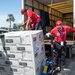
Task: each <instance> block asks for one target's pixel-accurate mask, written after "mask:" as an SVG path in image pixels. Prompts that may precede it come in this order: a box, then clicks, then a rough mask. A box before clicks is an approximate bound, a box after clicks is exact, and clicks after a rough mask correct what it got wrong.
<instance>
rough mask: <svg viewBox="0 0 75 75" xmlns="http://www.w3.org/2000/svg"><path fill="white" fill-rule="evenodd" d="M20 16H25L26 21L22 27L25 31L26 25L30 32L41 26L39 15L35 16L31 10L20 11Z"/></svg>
mask: <svg viewBox="0 0 75 75" xmlns="http://www.w3.org/2000/svg"><path fill="white" fill-rule="evenodd" d="M21 14H22V15H25V16H26V21H25V22H24V24H22V26H24V27H25V29H26V30H28V25H30V28H31V29H32V30H38V29H39V26H40V25H41V24H40V23H41V18H40V16H39V15H37V14H36V13H35V12H33V11H32V10H27V9H21Z"/></svg>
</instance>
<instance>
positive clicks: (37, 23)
mask: <svg viewBox="0 0 75 75" xmlns="http://www.w3.org/2000/svg"><path fill="white" fill-rule="evenodd" d="M40 25H41V22H36V24H35V28H34V29H32V30H38V29H39V26H40Z"/></svg>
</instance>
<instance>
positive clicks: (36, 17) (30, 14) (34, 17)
mask: <svg viewBox="0 0 75 75" xmlns="http://www.w3.org/2000/svg"><path fill="white" fill-rule="evenodd" d="M27 17H30V18H31V22H32V23H36V22H41V18H40V16H39V15H37V14H36V13H35V12H33V11H31V10H27Z"/></svg>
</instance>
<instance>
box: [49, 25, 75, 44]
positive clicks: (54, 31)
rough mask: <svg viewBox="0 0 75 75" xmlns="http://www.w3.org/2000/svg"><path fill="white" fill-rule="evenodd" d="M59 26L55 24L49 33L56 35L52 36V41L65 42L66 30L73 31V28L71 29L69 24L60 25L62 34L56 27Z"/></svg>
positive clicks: (74, 30)
mask: <svg viewBox="0 0 75 75" xmlns="http://www.w3.org/2000/svg"><path fill="white" fill-rule="evenodd" d="M60 27H61V26H56V27H55V28H54V29H52V30H51V32H50V33H51V34H55V35H56V36H55V37H54V41H56V42H58V43H60V42H62V41H63V42H65V41H66V34H67V32H75V29H73V28H72V27H70V26H62V35H61V33H60V32H59V31H58V28H60Z"/></svg>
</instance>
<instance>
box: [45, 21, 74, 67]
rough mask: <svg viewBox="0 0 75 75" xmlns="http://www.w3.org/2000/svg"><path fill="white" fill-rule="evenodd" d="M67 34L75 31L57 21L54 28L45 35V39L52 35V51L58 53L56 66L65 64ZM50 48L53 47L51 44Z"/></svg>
mask: <svg viewBox="0 0 75 75" xmlns="http://www.w3.org/2000/svg"><path fill="white" fill-rule="evenodd" d="M67 32H75V29H73V28H72V27H70V26H65V25H63V23H62V21H61V20H59V21H57V22H56V27H55V28H53V29H52V30H51V31H50V32H49V33H47V34H46V36H47V37H50V35H54V49H55V50H56V51H57V53H58V59H57V64H58V66H60V65H64V62H65V46H66V35H67ZM51 47H53V45H52V44H51ZM59 60H60V61H59Z"/></svg>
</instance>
